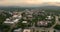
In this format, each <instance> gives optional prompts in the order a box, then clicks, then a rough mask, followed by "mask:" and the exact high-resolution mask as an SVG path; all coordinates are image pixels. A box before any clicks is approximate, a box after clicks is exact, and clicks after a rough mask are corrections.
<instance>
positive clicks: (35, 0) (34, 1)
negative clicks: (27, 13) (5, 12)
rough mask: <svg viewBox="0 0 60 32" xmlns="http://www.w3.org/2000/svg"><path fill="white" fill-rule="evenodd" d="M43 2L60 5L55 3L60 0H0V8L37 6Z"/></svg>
mask: <svg viewBox="0 0 60 32" xmlns="http://www.w3.org/2000/svg"><path fill="white" fill-rule="evenodd" d="M45 2H47V3H48V4H51V5H60V4H57V3H56V2H60V0H0V6H32V5H33V6H38V5H42V4H43V3H45ZM52 2H53V3H52ZM55 3H56V4H55Z"/></svg>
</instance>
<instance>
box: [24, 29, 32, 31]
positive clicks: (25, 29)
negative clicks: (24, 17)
mask: <svg viewBox="0 0 60 32" xmlns="http://www.w3.org/2000/svg"><path fill="white" fill-rule="evenodd" d="M23 32H31V29H24V30H23Z"/></svg>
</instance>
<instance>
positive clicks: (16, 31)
mask: <svg viewBox="0 0 60 32" xmlns="http://www.w3.org/2000/svg"><path fill="white" fill-rule="evenodd" d="M14 32H22V29H21V28H18V29H15V30H14Z"/></svg>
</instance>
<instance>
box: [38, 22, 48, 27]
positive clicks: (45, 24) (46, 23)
mask: <svg viewBox="0 0 60 32" xmlns="http://www.w3.org/2000/svg"><path fill="white" fill-rule="evenodd" d="M47 25H48V22H47V21H38V22H37V26H43V27H44V26H47Z"/></svg>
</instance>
